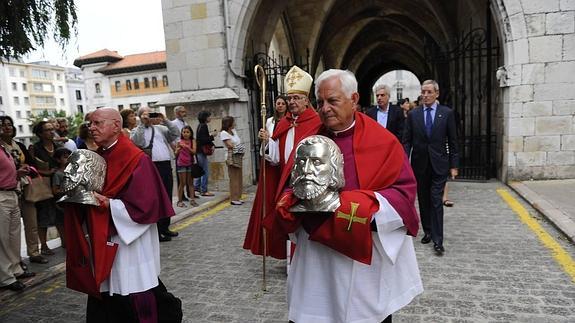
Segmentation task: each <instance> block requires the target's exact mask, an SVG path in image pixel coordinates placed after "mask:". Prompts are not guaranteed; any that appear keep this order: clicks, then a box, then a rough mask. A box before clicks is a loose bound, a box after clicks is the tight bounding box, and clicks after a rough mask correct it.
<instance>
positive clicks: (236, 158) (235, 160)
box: [226, 149, 244, 168]
mask: <svg viewBox="0 0 575 323" xmlns="http://www.w3.org/2000/svg"><path fill="white" fill-rule="evenodd" d="M230 150H231V149H230ZM243 159H244V154H235V153H232V152H231V151H228V159H226V165H228V166H232V167H236V168H242V164H243Z"/></svg>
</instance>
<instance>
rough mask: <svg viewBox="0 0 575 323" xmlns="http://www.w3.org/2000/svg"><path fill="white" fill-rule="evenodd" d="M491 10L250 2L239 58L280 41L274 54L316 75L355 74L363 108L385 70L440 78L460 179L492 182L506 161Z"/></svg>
mask: <svg viewBox="0 0 575 323" xmlns="http://www.w3.org/2000/svg"><path fill="white" fill-rule="evenodd" d="M491 5H493V4H492V3H491V2H490V1H481V2H478V1H472V0H464V1H457V0H448V1H440V0H414V1H399V0H396V1H381V0H380V1H361V0H352V1H344V0H331V1H319V0H315V1H313V0H312V1H304V0H294V1H271V0H261V1H252V2H250V5H249V6H248V7H247V9H246V10H245V13H246V14H248V15H247V16H246V19H245V20H244V21H243V23H244V27H245V29H244V30H245V31H246V32H245V38H242V39H239V41H240V43H238V48H239V49H240V50H239V51H238V52H236V57H238V55H242V59H243V61H244V62H246V63H247V62H248V60H249V58H252V57H253V55H255V54H256V53H257V52H261V51H264V52H265V51H267V50H268V49H269V47H270V46H269V44H270V43H271V42H272V40H273V39H276V41H277V40H278V39H279V40H281V43H282V44H280V45H279V46H277V48H283V50H282V52H281V53H278V54H281V55H284V56H285V57H289V58H290V61H291V62H294V61H297V60H298V59H301V58H303V57H309V66H308V70H309V72H310V73H311V74H312V75H316V76H317V75H318V74H319V73H321V72H322V71H323V70H325V69H329V68H343V69H349V70H351V71H352V72H354V73H355V75H356V77H357V79H358V82H359V93H360V104H361V106H364V107H365V106H369V105H370V103H371V92H372V86H373V84H374V83H375V82H376V80H377V79H378V78H379V77H380V76H381V75H383V74H385V73H386V72H390V71H394V70H400V69H403V70H409V71H411V72H413V73H414V74H415V75H416V77H417V78H418V79H419V80H425V79H435V80H437V81H438V82H439V84H440V88H441V90H440V93H441V95H440V98H439V100H440V101H441V102H442V103H443V104H446V105H448V106H450V107H452V108H453V109H455V110H456V111H457V112H458V114H459V116H460V122H459V125H460V135H461V136H460V145H461V161H462V165H461V167H462V168H461V172H460V174H461V175H462V177H463V178H468V179H475V180H478V179H479V180H483V179H489V178H492V177H495V176H497V174H498V169H497V168H498V167H499V165H500V164H501V160H502V155H503V153H502V145H501V142H502V139H501V137H502V134H503V131H502V128H503V127H502V123H503V119H502V118H501V114H500V113H496V112H497V111H498V110H500V109H499V107H500V105H501V98H500V91H499V88H498V87H497V84H496V82H495V71H496V69H497V67H498V66H500V65H501V64H502V55H501V53H500V51H499V34H498V32H497V29H496V28H495V22H494V19H493V18H492V16H491V12H492V10H493V9H492V8H491ZM304 9H305V10H304ZM247 65H248V64H245V66H244V67H247ZM245 71H246V75H248V69H245Z"/></svg>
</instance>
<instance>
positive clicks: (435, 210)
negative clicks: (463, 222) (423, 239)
mask: <svg viewBox="0 0 575 323" xmlns="http://www.w3.org/2000/svg"><path fill="white" fill-rule="evenodd" d="M415 179H416V180H417V201H418V202H419V214H420V216H421V225H422V226H423V231H424V232H425V234H427V235H431V240H433V243H434V244H436V245H439V246H443V190H444V189H445V182H447V174H437V173H435V172H434V171H433V167H432V166H431V164H428V165H427V167H426V168H425V170H424V171H423V172H421V173H415Z"/></svg>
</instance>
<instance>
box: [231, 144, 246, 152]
mask: <svg viewBox="0 0 575 323" xmlns="http://www.w3.org/2000/svg"><path fill="white" fill-rule="evenodd" d="M232 152H233V153H234V154H245V152H246V146H245V145H244V144H237V145H235V146H234V147H233V148H232Z"/></svg>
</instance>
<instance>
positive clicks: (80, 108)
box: [76, 104, 84, 113]
mask: <svg viewBox="0 0 575 323" xmlns="http://www.w3.org/2000/svg"><path fill="white" fill-rule="evenodd" d="M76 108H77V109H78V113H84V107H83V106H82V105H81V104H78V105H77V106H76Z"/></svg>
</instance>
